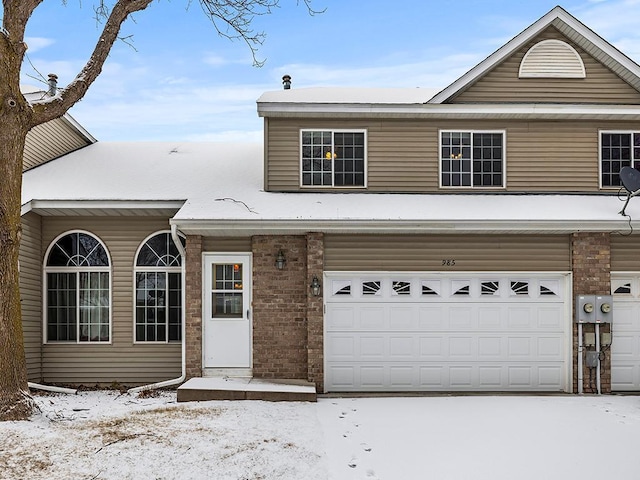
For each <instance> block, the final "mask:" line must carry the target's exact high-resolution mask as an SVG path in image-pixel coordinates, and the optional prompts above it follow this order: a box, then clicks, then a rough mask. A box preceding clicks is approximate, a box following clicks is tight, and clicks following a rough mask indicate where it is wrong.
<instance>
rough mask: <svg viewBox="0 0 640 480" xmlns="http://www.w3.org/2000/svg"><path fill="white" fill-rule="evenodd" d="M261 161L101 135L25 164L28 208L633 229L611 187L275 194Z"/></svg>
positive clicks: (347, 225)
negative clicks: (564, 191) (590, 190)
mask: <svg viewBox="0 0 640 480" xmlns="http://www.w3.org/2000/svg"><path fill="white" fill-rule="evenodd" d="M262 168H263V149H262V145H261V144H215V143H129V142H99V143H96V144H93V145H90V146H88V147H86V148H84V149H82V150H81V151H78V152H74V153H71V154H69V155H66V156H64V157H61V158H59V159H57V160H55V161H53V162H50V163H48V164H45V165H42V166H40V167H37V168H35V169H33V170H31V171H29V172H26V173H25V174H24V182H23V197H22V202H23V214H24V213H27V212H29V211H35V212H36V213H39V214H42V215H64V214H70V215H78V214H80V213H82V214H85V215H106V214H110V213H116V212H117V213H118V214H122V212H126V211H129V212H142V213H141V214H145V213H144V212H146V214H149V212H155V213H159V212H163V211H164V212H165V213H166V212H170V215H173V217H172V219H171V223H172V224H175V225H176V226H177V227H178V228H179V229H180V230H182V231H184V232H186V233H193V234H210V235H234V236H238V235H254V234H284V233H288V234H299V233H304V232H308V231H323V232H342V233H373V232H379V233H399V232H405V233H421V232H422V233H425V232H429V233H447V232H448V233H463V232H501V233H516V232H539V233H540V232H546V233H569V232H574V231H581V230H589V231H613V230H620V231H624V232H626V231H628V230H629V226H628V223H627V220H626V219H625V218H623V217H621V216H620V215H618V211H619V210H620V209H621V207H622V203H621V202H620V201H619V199H618V198H617V197H616V196H612V195H522V194H520V195H515V194H506V193H497V194H482V193H479V194H467V193H465V194H456V193H453V192H448V193H446V194H385V193H331V192H327V193H273V192H265V191H264V190H262ZM52 178H55V179H56V180H55V181H51V179H52ZM627 212H628V213H629V214H630V215H632V216H633V217H634V218H636V217H637V218H640V203H636V201H634V200H632V201H631V203H630V205H629V207H628V209H627Z"/></svg>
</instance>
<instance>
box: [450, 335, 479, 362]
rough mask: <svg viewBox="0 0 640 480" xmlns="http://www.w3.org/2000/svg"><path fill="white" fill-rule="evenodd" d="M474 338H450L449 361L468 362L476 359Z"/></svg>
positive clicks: (457, 336)
mask: <svg viewBox="0 0 640 480" xmlns="http://www.w3.org/2000/svg"><path fill="white" fill-rule="evenodd" d="M473 344H474V338H473V337H472V336H470V335H469V336H460V335H455V336H454V335H451V336H449V356H448V358H447V360H453V361H456V360H466V361H469V360H470V359H471V358H473V357H474V352H473V350H474V348H473Z"/></svg>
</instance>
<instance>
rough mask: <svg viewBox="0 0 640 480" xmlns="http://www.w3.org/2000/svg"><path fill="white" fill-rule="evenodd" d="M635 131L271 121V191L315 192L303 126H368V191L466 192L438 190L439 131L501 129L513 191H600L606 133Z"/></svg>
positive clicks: (569, 125) (560, 124)
mask: <svg viewBox="0 0 640 480" xmlns="http://www.w3.org/2000/svg"><path fill="white" fill-rule="evenodd" d="M635 127H637V125H636V124H635V123H634V122H605V121H602V122H594V121H572V122H569V121H524V120H504V121H496V120H490V121H489V120H486V121H482V120H477V121H469V120H466V121H463V120H447V121H436V120H400V119H387V120H362V121H352V120H333V121H332V120H327V119H315V120H314V119H280V118H271V119H269V132H270V135H269V148H268V151H269V161H268V168H267V185H268V189H269V190H270V191H301V190H303V191H311V190H309V189H307V188H301V187H300V177H299V171H300V150H299V138H300V133H299V132H300V129H301V128H345V129H348V128H354V129H355V128H359V129H361V128H364V129H366V130H367V141H368V144H367V147H368V148H367V170H368V187H367V188H366V189H364V190H363V189H352V190H351V191H360V192H362V191H369V192H416V193H430V192H452V191H456V192H459V191H463V190H465V189H441V188H439V179H438V175H439V152H438V148H439V130H441V129H442V130H499V131H505V132H506V159H507V167H506V174H507V187H506V190H507V191H509V192H532V191H535V192H597V191H599V187H598V185H599V182H598V171H599V170H598V162H599V153H598V132H599V130H629V129H633V128H635ZM466 190H468V191H493V192H495V191H496V189H485V190H482V189H466ZM317 191H327V189H317ZM333 191H344V190H341V189H334V190H333ZM498 191H501V189H498Z"/></svg>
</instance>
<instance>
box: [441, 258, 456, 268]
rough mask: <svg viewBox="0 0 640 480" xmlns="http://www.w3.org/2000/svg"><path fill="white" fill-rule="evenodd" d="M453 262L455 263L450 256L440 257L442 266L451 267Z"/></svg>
mask: <svg viewBox="0 0 640 480" xmlns="http://www.w3.org/2000/svg"><path fill="white" fill-rule="evenodd" d="M455 264H456V261H455V260H453V259H451V258H447V259H442V266H443V267H453V266H454V265H455Z"/></svg>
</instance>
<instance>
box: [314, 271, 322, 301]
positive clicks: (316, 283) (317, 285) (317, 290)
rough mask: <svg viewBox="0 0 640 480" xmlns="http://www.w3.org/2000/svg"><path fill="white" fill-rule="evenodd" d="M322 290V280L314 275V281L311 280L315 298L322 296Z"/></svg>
mask: <svg viewBox="0 0 640 480" xmlns="http://www.w3.org/2000/svg"><path fill="white" fill-rule="evenodd" d="M321 288H322V285H320V280H318V277H316V276H315V275H314V276H313V280H311V293H312V294H313V296H314V297H319V296H320V289H321Z"/></svg>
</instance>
